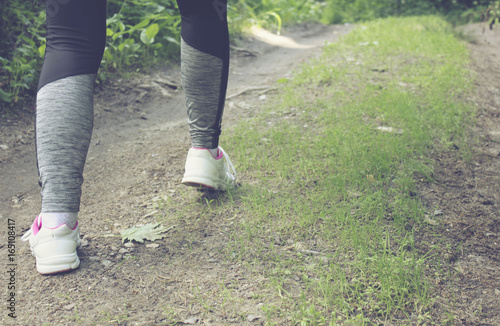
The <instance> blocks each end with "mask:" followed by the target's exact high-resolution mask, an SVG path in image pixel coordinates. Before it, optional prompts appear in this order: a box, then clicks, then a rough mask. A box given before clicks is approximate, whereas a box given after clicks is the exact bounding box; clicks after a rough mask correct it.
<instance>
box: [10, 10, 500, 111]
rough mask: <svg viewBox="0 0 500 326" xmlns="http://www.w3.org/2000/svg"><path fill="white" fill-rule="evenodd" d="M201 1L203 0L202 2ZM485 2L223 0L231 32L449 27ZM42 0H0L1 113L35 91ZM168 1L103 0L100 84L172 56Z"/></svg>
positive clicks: (174, 18) (175, 44)
mask: <svg viewBox="0 0 500 326" xmlns="http://www.w3.org/2000/svg"><path fill="white" fill-rule="evenodd" d="M207 1H208V0H207ZM499 4H500V1H491V0H477V1H473V0H229V7H228V16H229V17H228V19H229V26H230V33H231V36H232V37H234V36H235V35H238V34H240V33H242V32H244V30H245V29H246V28H247V27H249V26H252V25H259V26H262V27H264V28H268V29H270V30H272V31H274V32H279V31H280V29H281V27H282V26H286V25H290V24H298V23H304V22H321V23H324V24H343V23H357V22H362V21H368V20H372V19H376V18H381V17H388V16H410V15H428V14H438V15H442V16H444V17H446V18H447V19H448V20H450V21H451V22H452V23H454V24H464V23H469V22H477V21H481V20H488V19H493V18H491V17H496V15H490V16H489V17H485V16H484V13H485V12H486V11H487V10H488V8H490V12H492V13H493V11H495V10H498V7H499ZM44 5H45V0H39V1H38V0H31V1H15V0H2V1H1V2H0V112H6V111H7V112H8V111H11V112H13V111H14V110H15V109H16V108H20V107H22V106H23V105H24V104H25V103H26V101H32V99H33V96H34V95H35V92H36V85H37V82H38V72H39V70H40V67H41V65H42V62H43V55H44V53H45V11H44ZM179 37H180V16H179V13H178V11H177V4H176V2H175V0H108V20H107V44H106V50H105V53H104V58H103V61H102V64H101V69H100V72H99V78H98V80H99V82H105V81H106V80H107V79H108V78H109V77H110V76H113V75H116V74H117V73H118V74H119V73H120V72H124V71H141V70H143V69H146V68H148V67H152V66H154V65H155V64H158V63H159V62H165V61H168V60H173V59H176V58H177V57H178V55H179Z"/></svg>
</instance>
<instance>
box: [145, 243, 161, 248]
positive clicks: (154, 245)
mask: <svg viewBox="0 0 500 326" xmlns="http://www.w3.org/2000/svg"><path fill="white" fill-rule="evenodd" d="M159 246H160V245H159V244H157V243H150V244H147V245H146V248H158V247H159Z"/></svg>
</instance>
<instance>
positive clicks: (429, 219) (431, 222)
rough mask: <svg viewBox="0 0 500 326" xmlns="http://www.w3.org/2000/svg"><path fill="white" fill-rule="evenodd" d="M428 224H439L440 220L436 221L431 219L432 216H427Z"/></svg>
mask: <svg viewBox="0 0 500 326" xmlns="http://www.w3.org/2000/svg"><path fill="white" fill-rule="evenodd" d="M424 221H425V222H426V223H427V224H430V225H438V222H436V221H435V220H433V219H431V218H428V217H427V218H426V219H425V220H424Z"/></svg>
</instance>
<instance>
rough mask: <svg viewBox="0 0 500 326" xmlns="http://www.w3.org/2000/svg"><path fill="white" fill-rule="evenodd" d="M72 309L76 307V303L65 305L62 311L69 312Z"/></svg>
mask: <svg viewBox="0 0 500 326" xmlns="http://www.w3.org/2000/svg"><path fill="white" fill-rule="evenodd" d="M74 307H76V303H70V304H67V305H65V306H64V307H63V308H64V310H71V309H73V308H74Z"/></svg>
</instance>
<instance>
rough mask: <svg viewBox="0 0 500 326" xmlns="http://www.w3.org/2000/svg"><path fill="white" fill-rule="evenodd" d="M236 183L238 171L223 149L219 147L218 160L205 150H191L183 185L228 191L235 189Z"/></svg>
mask: <svg viewBox="0 0 500 326" xmlns="http://www.w3.org/2000/svg"><path fill="white" fill-rule="evenodd" d="M235 182H236V170H235V169H234V166H233V164H232V163H231V160H230V159H229V156H228V155H227V154H226V152H224V150H223V149H222V147H220V146H219V156H218V157H217V158H215V157H214V156H213V155H212V153H210V151H209V150H208V149H205V148H190V149H189V152H188V155H187V159H186V171H185V173H184V178H182V183H183V184H185V185H187V186H192V187H198V188H201V189H211V190H227V189H228V188H231V187H234V185H235Z"/></svg>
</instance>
